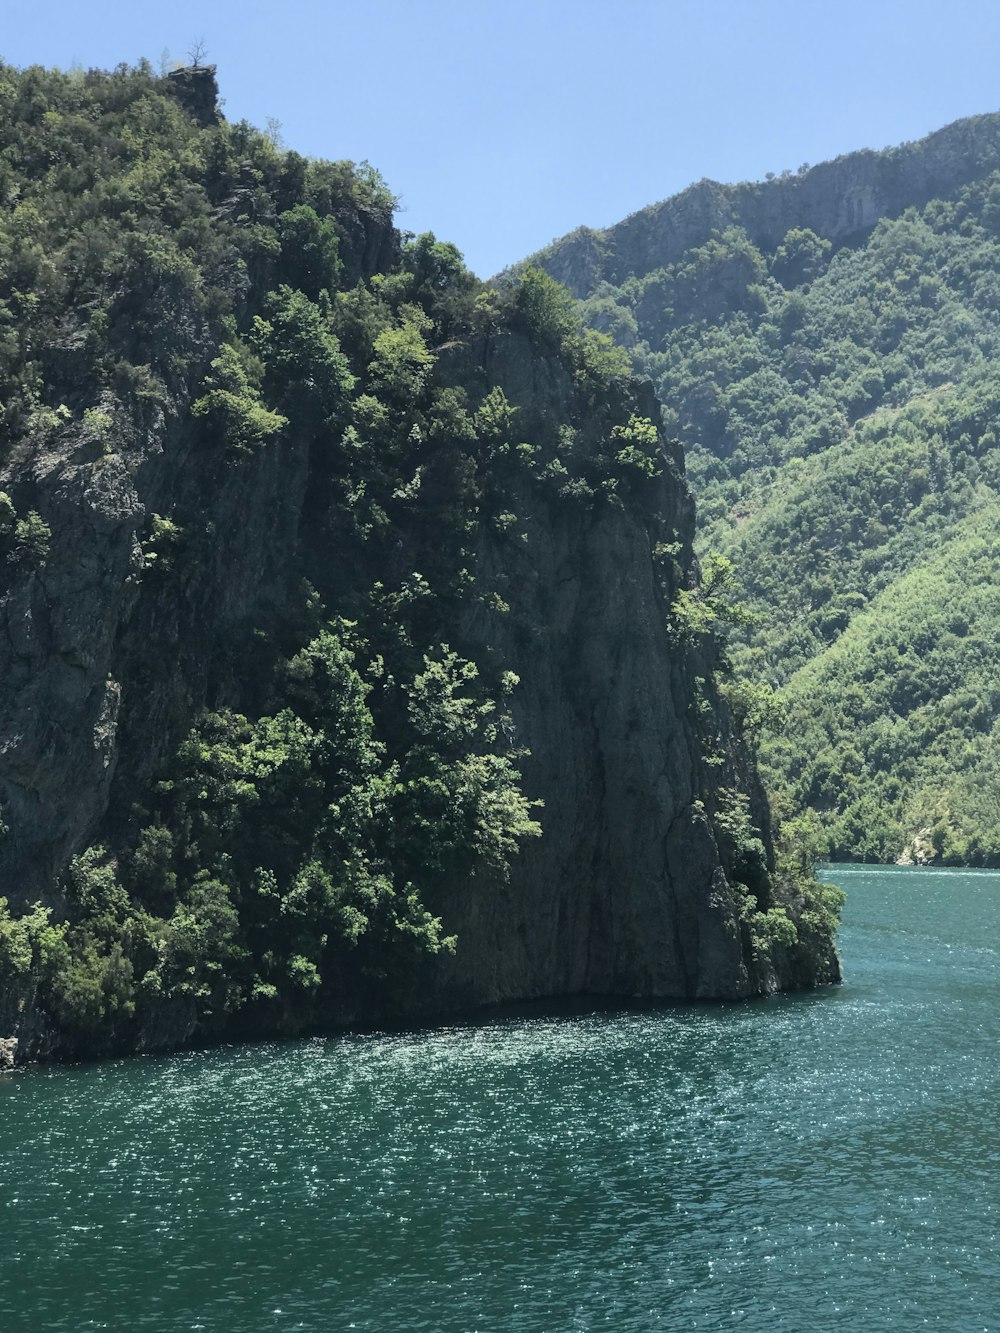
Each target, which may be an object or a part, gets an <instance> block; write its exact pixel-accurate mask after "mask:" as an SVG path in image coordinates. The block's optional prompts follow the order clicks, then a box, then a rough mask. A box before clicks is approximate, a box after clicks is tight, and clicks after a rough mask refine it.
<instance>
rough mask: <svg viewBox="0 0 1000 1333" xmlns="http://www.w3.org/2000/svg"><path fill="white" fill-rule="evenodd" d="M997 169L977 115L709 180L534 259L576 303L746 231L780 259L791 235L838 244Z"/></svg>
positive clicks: (998, 153) (996, 140) (994, 129)
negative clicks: (785, 170) (718, 237)
mask: <svg viewBox="0 0 1000 1333" xmlns="http://www.w3.org/2000/svg"><path fill="white" fill-rule="evenodd" d="M997 167H1000V114H993V115H985V116H972V117H969V118H968V119H965V120H958V121H955V122H954V123H953V124H951V125H947V126H945V128H944V129H941V130H938V131H937V132H936V133H934V134H930V135H928V136H927V138H925V139H920V140H917V141H916V142H914V143H907V144H902V145H901V146H900V147H898V148H891V149H886V150H884V151H883V152H873V151H872V150H870V149H865V150H864V151H862V152H857V153H848V154H845V155H844V156H843V157H838V158H836V159H835V160H834V161H832V162H823V163H821V164H820V165H818V166H815V167H812V168H810V169H809V170H806V171H802V172H799V173H798V174H796V175H784V176H781V177H778V178H775V179H774V180H770V181H759V182H751V181H743V182H741V183H740V184H737V185H721V184H719V183H718V182H717V181H711V180H702V181H698V182H697V184H695V185H692V186H690V187H689V188H688V189H686V190H684V191H682V192H681V193H680V194H677V195H674V196H673V197H672V198H670V199H666V200H664V201H663V202H662V203H658V204H652V205H651V206H650V207H648V208H644V209H641V210H640V211H639V212H637V213H633V214H631V216H629V217H627V218H625V219H624V220H623V221H622V222H619V223H617V224H616V225H615V226H612V227H608V228H607V229H606V230H604V231H594V230H591V229H590V228H587V227H581V228H579V229H578V230H577V231H574V232H571V233H570V234H569V235H568V236H566V237H564V238H563V239H562V240H559V241H556V242H554V243H553V244H552V245H551V246H549V247H547V248H546V249H545V250H543V251H541V252H540V253H539V254H538V255H536V256H534V259H533V261H532V262H535V263H538V264H540V265H541V266H542V267H543V268H545V269H546V271H547V272H549V273H550V274H551V275H552V276H553V277H554V278H556V279H557V280H558V281H559V282H561V283H563V284H564V285H565V286H567V287H568V288H569V289H570V290H571V291H572V292H573V294H574V295H575V296H578V297H581V298H585V297H587V296H589V295H590V293H591V292H592V291H593V290H594V288H595V287H596V286H597V284H598V283H599V282H601V281H606V282H610V283H613V284H615V285H619V284H620V283H622V282H624V280H625V279H626V278H628V277H629V276H631V275H636V276H639V277H641V276H643V275H644V274H646V273H650V272H652V271H654V270H655V269H658V268H662V267H664V265H666V264H673V263H676V262H677V260H678V259H680V257H681V255H683V254H684V252H685V251H686V250H689V249H690V248H691V247H692V246H697V245H703V244H704V243H705V241H707V240H708V238H709V237H710V236H711V235H712V233H713V232H716V231H722V230H724V229H725V228H727V227H740V228H742V229H743V230H744V231H745V232H746V233H747V235H748V236H749V238H750V240H751V241H753V243H754V244H755V245H757V246H758V247H759V248H760V249H762V250H764V251H773V250H774V249H775V248H776V247H777V246H778V245H779V244H780V243H781V241H782V239H783V237H784V236H785V234H786V233H787V232H788V231H789V230H790V229H791V228H793V227H800V228H806V227H808V228H810V229H811V230H812V231H814V232H815V233H816V234H817V235H818V236H822V237H825V238H827V239H829V240H831V241H834V242H843V241H847V240H848V239H850V238H852V237H857V236H860V235H862V234H863V233H865V232H867V231H870V230H871V229H872V227H874V226H875V224H876V223H877V222H878V221H879V219H880V218H884V217H896V216H898V215H899V214H900V213H902V212H903V211H904V209H907V208H913V207H917V208H919V207H920V206H922V205H923V204H925V203H927V202H928V201H929V200H931V199H946V198H948V197H949V196H951V195H953V194H954V193H955V192H956V191H958V190H959V189H961V188H962V186H964V185H967V184H968V183H969V182H970V181H972V180H975V179H977V178H978V177H980V176H982V175H983V174H984V172H987V171H990V170H994V169H995V168H997Z"/></svg>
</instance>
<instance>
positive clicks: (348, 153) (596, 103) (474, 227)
mask: <svg viewBox="0 0 1000 1333" xmlns="http://www.w3.org/2000/svg"><path fill="white" fill-rule="evenodd" d="M202 37H203V38H204V40H205V43H206V46H207V48H208V56H207V58H208V59H209V60H210V61H213V62H215V63H217V64H218V67H219V81H220V84H221V91H222V95H223V97H224V99H225V108H224V109H225V113H226V115H227V116H228V117H230V118H231V119H234V120H238V119H241V118H243V117H245V118H246V119H248V120H250V121H253V122H254V123H255V124H258V125H261V126H263V125H264V123H265V121H266V120H267V118H268V117H274V118H275V119H277V120H279V121H280V122H281V125H282V135H283V137H284V141H285V143H286V144H287V145H288V147H292V148H296V149H297V150H298V151H299V152H302V153H307V154H310V155H313V156H317V157H335V158H343V157H349V158H354V159H356V160H360V159H363V158H367V159H368V160H369V161H371V162H372V163H373V164H374V165H375V166H376V167H378V169H379V170H380V171H381V172H382V174H383V175H384V176H385V177H386V180H387V181H388V184H389V186H390V187H391V188H392V189H393V190H394V191H395V192H396V193H397V194H398V195H399V196H401V200H402V212H401V214H400V217H399V222H400V225H401V226H403V227H406V228H409V229H411V230H413V231H427V230H433V231H435V232H436V233H437V234H438V236H440V237H442V238H446V239H448V240H452V241H454V242H455V243H456V244H457V245H458V246H459V247H460V248H461V249H462V251H463V252H464V253H465V256H466V259H467V261H468V262H469V264H470V266H471V267H472V268H474V269H475V270H476V271H477V272H478V273H480V274H481V275H482V276H484V277H485V276H488V275H489V274H491V273H493V272H495V271H496V270H498V269H499V268H501V267H503V266H504V265H505V264H508V263H512V262H514V261H515V260H517V259H520V258H523V257H524V256H525V255H526V254H528V253H530V252H531V251H532V250H535V249H537V248H538V247H539V246H542V245H544V244H546V243H547V242H548V241H549V240H551V239H552V238H553V237H555V236H558V235H562V234H563V233H565V232H567V231H570V230H572V228H574V227H576V226H578V225H579V224H581V223H587V224H588V225H590V226H598V227H599V226H605V225H608V224H610V223H612V222H616V221H618V220H619V219H620V218H622V217H624V216H625V215H626V214H628V213H630V212H633V211H634V210H635V209H637V208H641V207H642V206H643V205H645V204H648V203H653V202H654V201H656V200H657V199H662V198H665V197H666V196H667V195H670V194H673V193H675V192H676V191H678V190H680V189H683V188H684V186H685V185H688V184H690V183H691V181H693V180H697V179H699V178H700V177H702V176H711V177H714V178H715V179H716V180H725V181H729V180H742V179H757V178H760V177H761V176H763V175H764V173H765V172H767V171H776V172H777V171H781V170H783V169H784V168H786V167H787V168H791V169H793V170H794V169H795V168H797V167H798V166H799V164H800V163H802V162H819V161H822V160H824V159H826V158H829V157H835V156H836V155H837V154H838V153H843V152H849V151H850V150H852V149H854V148H861V147H871V148H882V147H885V146H886V145H888V144H893V143H899V142H901V141H903V140H905V139H913V138H919V137H920V136H921V135H923V134H926V133H928V132H929V131H930V130H933V129H937V128H939V127H940V126H941V125H943V124H946V123H947V122H948V121H950V120H954V119H956V118H958V117H959V116H966V115H973V114H976V113H978V112H984V111H993V110H998V109H1000V0H947V2H946V0H933V2H932V0H864V2H863V3H862V2H861V0H838V3H837V4H831V3H829V0H823V2H822V3H820V2H819V0H795V2H794V3H792V2H791V0H615V3H612V2H611V0H533V3H528V2H527V0H357V2H356V3H353V4H348V3H345V2H344V0H327V2H326V3H321V2H320V0H285V3H283V4H278V3H273V2H272V3H261V2H260V0H203V2H202V3H193V0H172V3H169V4H167V3H162V2H161V0H146V3H141V2H138V0H129V3H125V2H124V0H107V2H106V3H102V2H101V0H82V2H81V0H0V57H2V58H3V59H4V60H5V61H7V62H9V63H11V64H14V65H18V66H22V65H27V64H36V63H38V64H45V65H59V66H62V67H64V68H65V67H69V66H70V65H73V64H81V65H83V66H84V67H90V66H101V67H109V66H113V65H115V64H117V63H118V62H119V61H122V60H125V61H128V62H130V63H132V62H134V61H135V60H137V59H138V58H139V57H140V56H146V57H147V58H148V59H149V60H151V61H152V62H153V64H154V65H157V64H158V63H159V61H160V58H161V54H162V53H163V52H164V51H169V52H170V53H171V54H172V56H173V57H174V59H180V58H183V56H184V54H185V51H186V50H187V49H188V48H189V47H190V46H191V44H192V43H193V42H194V41H195V40H196V39H198V38H202Z"/></svg>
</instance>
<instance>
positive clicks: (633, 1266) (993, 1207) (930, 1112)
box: [0, 866, 1000, 1333]
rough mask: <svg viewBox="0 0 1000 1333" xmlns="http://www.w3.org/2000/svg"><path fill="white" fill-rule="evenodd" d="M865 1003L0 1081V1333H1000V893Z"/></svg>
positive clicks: (138, 1063) (875, 958) (759, 1008)
mask: <svg viewBox="0 0 1000 1333" xmlns="http://www.w3.org/2000/svg"><path fill="white" fill-rule="evenodd" d="M826 877H827V878H830V879H833V880H835V881H836V882H838V883H839V884H841V885H842V886H843V887H844V888H845V889H847V891H848V893H849V895H850V896H849V900H848V907H847V911H846V915H845V924H844V928H843V931H842V934H841V951H842V954H843V956H844V962H845V971H846V976H847V981H846V984H845V985H844V986H843V987H840V988H837V989H833V990H827V991H824V992H820V993H817V994H813V995H809V996H804V997H792V998H779V999H775V1000H771V1001H766V1002H760V1003H753V1004H749V1005H730V1004H726V1005H718V1006H706V1007H701V1008H670V1009H643V1010H631V1011H627V1012H621V1011H618V1012H607V1011H603V1012H602V1011H600V1010H595V1009H594V1008H591V1009H590V1010H587V1009H584V1010H583V1011H582V1012H578V1013H576V1014H572V1015H571V1014H561V1015H560V1014H554V1013H552V1012H551V1011H550V1012H548V1013H544V1014H542V1013H536V1014H534V1015H529V1016H524V1015H522V1016H519V1017H507V1018H495V1019H493V1020H491V1021H489V1022H481V1023H477V1024H473V1025H466V1026H454V1027H448V1028H443V1029H438V1030H435V1031H422V1032H413V1033H402V1034H401V1033H391V1034H384V1035H375V1036H363V1037H361V1036H359V1037H348V1038H340V1039H334V1040H329V1041H326V1040H314V1041H304V1042H296V1043H290V1044H287V1045H264V1046H253V1047H241V1048H227V1049H224V1050H215V1051H210V1052H200V1053H195V1054H186V1055H180V1056H173V1057H169V1058H162V1059H161V1058H156V1059H150V1058H146V1059H136V1060H126V1061H116V1062H110V1063H105V1064H99V1065H91V1066H81V1067H74V1068H56V1069H50V1070H32V1071H26V1072H24V1073H20V1074H15V1075H9V1076H5V1077H0V1329H2V1330H3V1333H21V1331H22V1330H24V1331H25V1333H27V1331H28V1330H30V1333H43V1331H45V1333H47V1331H48V1330H71V1331H72V1333H78V1331H79V1330H84V1329H114V1330H123V1331H125V1330H157V1331H159V1330H163V1331H164V1333H167V1331H168V1330H169V1333H178V1331H180V1330H189V1329H204V1330H207V1331H208V1333H257V1331H258V1330H268V1331H270V1330H281V1331H284V1330H296V1329H306V1330H310V1331H314V1333H326V1330H338V1329H365V1330H377V1331H378V1333H384V1331H389V1330H435V1331H437V1330H442V1331H444V1333H450V1331H451V1330H470V1331H471V1330H479V1331H480V1333H487V1331H488V1330H519V1331H523V1333H541V1331H544V1330H575V1329H592V1328H601V1329H609V1330H610V1329H613V1330H616V1333H621V1330H647V1329H729V1328H735V1329H741V1330H761V1331H763V1330H768V1331H770V1330H775V1329H780V1330H790V1331H791V1330H794V1331H795V1333H802V1330H815V1331H816V1333H825V1330H830V1329H845V1330H847V1329H850V1330H861V1329H864V1330H866V1331H870V1330H873V1329H890V1328H891V1329H900V1330H904V1329H905V1330H910V1329H915V1328H941V1329H948V1330H962V1333H966V1331H968V1330H977V1329H990V1330H995V1329H998V1328H1000V1235H998V1231H1000V1062H998V1054H1000V955H998V945H1000V874H996V873H989V872H964V871H935V870H901V869H873V868H871V867H857V868H849V867H843V866H838V867H835V868H831V869H829V870H827V872H826Z"/></svg>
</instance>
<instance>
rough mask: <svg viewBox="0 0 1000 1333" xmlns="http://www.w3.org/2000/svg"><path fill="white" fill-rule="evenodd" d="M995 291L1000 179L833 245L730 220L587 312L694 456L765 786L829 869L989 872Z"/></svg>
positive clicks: (996, 859) (997, 672)
mask: <svg viewBox="0 0 1000 1333" xmlns="http://www.w3.org/2000/svg"><path fill="white" fill-rule="evenodd" d="M775 188H777V183H776V186H775ZM543 258H544V257H543ZM998 296H1000V173H993V174H990V175H986V176H984V178H983V179H981V180H979V181H977V182H975V183H974V184H972V185H970V186H968V187H966V188H965V189H964V190H962V191H961V192H959V193H957V194H956V196H955V197H953V198H948V199H940V200H935V201H933V202H931V203H929V204H927V205H926V206H925V207H923V208H921V209H919V210H918V209H915V208H910V209H907V210H906V211H904V212H903V213H902V215H901V216H899V217H897V218H894V219H885V220H883V221H881V222H880V223H879V224H878V225H877V226H876V227H875V228H874V230H873V231H871V232H870V234H866V235H864V236H861V237H856V238H855V239H854V240H853V241H852V242H851V243H850V244H845V245H843V246H841V247H840V248H835V247H834V246H832V245H831V243H830V242H829V241H827V240H824V239H821V238H820V237H818V236H816V235H815V234H814V233H813V232H811V231H810V230H808V229H807V228H804V227H798V228H793V229H792V230H790V231H789V232H788V233H787V235H786V236H785V238H784V240H783V241H782V242H781V243H780V244H779V245H778V246H777V247H776V248H775V249H774V250H773V252H767V251H764V250H762V249H761V248H759V247H757V246H756V245H754V244H753V243H752V242H751V240H750V239H749V238H748V236H747V235H746V233H745V232H743V231H742V230H740V229H739V228H730V229H728V230H725V231H722V232H719V233H716V234H714V235H713V236H712V237H711V238H710V239H708V240H707V241H706V242H705V243H704V244H703V245H700V246H697V247H695V248H693V249H691V250H689V251H688V252H687V253H686V254H685V255H684V256H683V258H682V259H681V260H679V261H678V262H677V263H675V264H672V265H669V266H667V267H665V268H661V269H657V270H655V271H651V272H638V273H636V274H635V275H634V276H632V277H629V278H627V279H626V280H625V281H624V282H623V283H622V284H621V285H620V286H612V285H611V284H609V283H602V284H601V285H599V286H598V287H597V288H596V289H595V290H594V291H593V292H592V294H591V295H590V297H589V299H588V300H587V301H586V303H585V310H586V313H587V318H588V320H589V321H590V322H591V323H592V325H594V326H595V327H597V328H600V329H604V330H606V331H607V332H608V333H609V334H611V336H613V337H614V338H615V339H616V340H617V341H618V342H619V343H621V344H622V345H624V346H626V347H628V348H629V349H630V352H631V355H632V358H633V361H634V364H635V365H636V366H637V368H638V369H639V370H641V371H642V372H643V373H645V374H647V375H649V376H650V378H651V379H652V380H653V382H654V384H655V385H656V387H657V389H658V391H659V393H660V396H661V398H662V400H663V402H664V403H665V404H667V418H668V423H669V426H670V428H671V429H672V430H674V431H675V432H677V433H678V434H679V435H680V437H681V438H682V439H683V441H684V445H685V450H686V454H687V460H688V472H689V477H690V479H691V482H692V486H693V488H694V490H695V494H696V498H697V502H698V514H699V520H700V527H701V535H700V544H701V549H702V550H703V551H710V552H716V553H720V554H723V555H725V556H727V557H728V558H730V559H731V560H732V562H733V565H734V567H735V568H736V570H737V571H738V573H739V578H740V580H741V584H742V591H743V596H744V597H745V600H746V603H747V607H748V610H749V611H750V612H751V613H752V617H753V619H754V621H755V624H754V625H752V626H751V627H750V628H749V629H746V628H744V629H741V630H737V631H736V632H734V634H733V638H732V656H733V660H734V663H735V665H736V667H737V669H738V670H739V671H740V673H741V674H742V675H743V676H744V677H745V678H746V679H747V680H748V681H758V680H761V679H763V680H766V681H769V682H770V683H771V685H772V686H773V687H774V688H775V689H776V690H777V695H778V702H779V704H781V705H783V706H784V709H785V711H786V713H787V718H788V721H787V724H786V727H785V730H784V734H783V735H782V736H781V737H780V739H774V740H765V754H766V757H767V762H768V766H769V780H770V783H771V785H772V789H773V791H774V793H775V796H776V800H777V804H778V806H779V808H781V809H783V810H785V811H786V812H788V813H790V814H796V813H801V812H803V811H810V812H811V813H812V815H813V817H814V818H815V820H816V822H817V827H818V828H819V829H820V830H821V833H822V836H821V837H820V838H819V841H818V847H819V850H820V851H821V852H826V853H829V854H831V855H835V856H838V857H863V858H869V859H871V858H876V859H880V860H892V859H896V858H897V857H899V856H901V855H911V854H914V855H917V856H919V857H922V858H926V857H928V856H930V857H935V856H936V857H940V858H942V859H943V860H945V861H947V862H949V863H964V862H971V863H973V864H1000V844H998V839H997V829H998V826H1000V793H998V789H997V786H996V781H995V774H996V772H997V769H998V766H1000V730H998V728H1000V707H998V706H1000V694H998V693H997V689H996V685H995V682H996V681H997V679H1000V645H998V640H997V625H998V623H1000V620H998V616H997V610H998V608H997V603H996V600H995V597H994V596H993V595H992V592H991V587H995V586H996V582H997V576H998V574H1000V565H998V563H997V555H998V552H997V547H996V545H995V543H991V542H990V540H989V527H990V523H991V519H990V517H989V515H991V514H992V515H994V516H995V514H996V499H997V494H998V490H1000V450H998V448H997V427H996V422H997V417H998V408H1000V375H998V372H997V363H998V356H1000V300H998ZM779 711H780V710H779ZM991 775H993V776H992V779H991Z"/></svg>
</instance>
